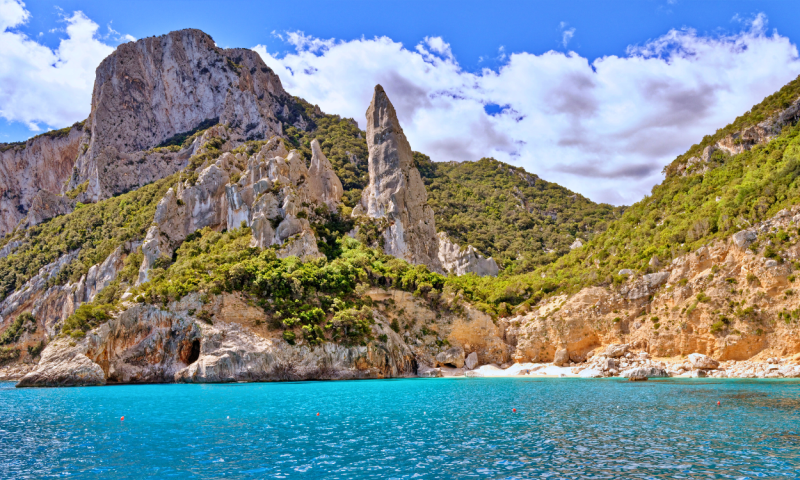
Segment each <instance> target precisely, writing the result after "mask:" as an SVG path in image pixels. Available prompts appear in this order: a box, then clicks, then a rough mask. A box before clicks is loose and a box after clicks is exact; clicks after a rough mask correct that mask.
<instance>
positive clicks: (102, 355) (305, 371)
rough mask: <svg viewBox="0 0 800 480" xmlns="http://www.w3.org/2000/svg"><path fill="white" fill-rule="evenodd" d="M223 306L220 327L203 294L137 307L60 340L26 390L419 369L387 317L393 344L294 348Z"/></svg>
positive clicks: (385, 328) (378, 374)
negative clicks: (206, 313)
mask: <svg viewBox="0 0 800 480" xmlns="http://www.w3.org/2000/svg"><path fill="white" fill-rule="evenodd" d="M222 301H223V300H222V297H218V298H217V299H216V305H215V307H216V308H217V310H218V315H217V316H216V321H215V322H214V323H213V325H211V324H207V323H203V322H200V321H198V320H197V319H196V318H195V317H194V316H193V313H194V312H196V311H197V312H199V311H201V309H202V308H203V304H202V303H201V302H200V300H199V295H192V296H189V297H186V298H184V299H183V300H182V301H181V302H177V303H174V304H172V305H170V307H169V309H167V310H163V309H161V308H159V307H155V306H149V305H143V304H135V305H129V306H128V308H127V309H126V310H124V311H123V312H121V313H120V314H119V315H117V316H116V318H114V319H112V320H111V321H109V322H108V323H106V324H104V325H102V326H100V327H98V328H96V329H95V330H93V331H91V332H90V333H89V334H87V335H86V337H85V338H83V339H81V340H80V341H78V342H74V345H71V344H70V342H68V341H67V339H60V340H57V341H55V342H53V343H52V344H51V345H49V346H48V347H47V349H46V350H45V353H44V354H43V355H42V360H41V362H40V363H39V365H38V366H37V368H36V369H35V370H34V371H32V372H30V373H29V374H28V375H26V376H25V377H24V378H23V379H22V380H21V381H20V383H19V384H18V386H20V387H26V386H67V385H103V384H107V383H143V382H148V383H163V382H192V383H207V382H234V381H275V380H302V379H311V378H313V379H348V378H384V377H402V376H407V375H413V374H414V373H415V371H416V365H415V360H414V356H413V353H412V351H411V350H410V349H409V347H408V346H406V345H405V343H403V341H402V339H401V338H400V337H399V336H398V335H397V334H396V333H395V332H393V331H392V330H391V328H389V325H388V324H387V323H386V322H385V319H383V318H382V317H381V316H380V315H377V316H376V317H375V318H376V319H377V322H376V324H375V325H374V326H373V329H374V331H375V336H376V337H377V336H378V334H381V335H385V337H386V339H385V340H374V341H371V342H370V343H369V344H367V345H366V346H355V347H347V346H342V345H338V344H325V345H322V346H313V347H311V346H308V345H301V346H293V345H290V344H288V343H287V342H286V341H285V340H283V339H282V338H274V337H270V336H261V335H258V334H256V333H254V331H253V330H251V328H248V326H245V325H244V324H243V323H245V320H244V319H245V318H247V316H248V315H253V314H255V315H263V311H261V310H260V309H252V310H253V311H254V312H248V311H247V310H248V309H247V307H246V306H244V310H245V311H244V312H243V311H242V308H241V307H240V308H239V309H237V310H238V313H237V315H232V316H229V317H228V318H226V319H227V320H229V321H225V320H222V317H226V315H225V314H223V313H222V312H221V307H220V303H221V302H222ZM212 308H214V307H213V306H212ZM250 326H252V325H250Z"/></svg>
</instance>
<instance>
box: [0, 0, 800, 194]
mask: <svg viewBox="0 0 800 480" xmlns="http://www.w3.org/2000/svg"><path fill="white" fill-rule="evenodd" d="M15 5H16V6H18V7H20V8H22V9H23V10H24V12H26V13H25V16H24V18H22V17H17V18H16V20H13V19H12V16H11V14H8V13H5V14H4V13H3V12H4V11H6V12H8V11H10V10H9V9H11V10H13V8H16V7H15ZM6 7H7V8H6ZM17 10H19V8H18V9H17ZM77 12H81V13H80V14H78V13H77ZM799 12H800V8H798V6H797V5H796V3H795V2H790V1H773V2H760V1H727V2H717V1H692V2H689V1H685V0H677V1H662V0H640V1H616V2H614V1H603V2H599V1H572V2H552V1H548V2H532V1H528V2H498V1H495V2H469V1H463V0H462V1H458V2H453V1H435V2H408V1H407V2H374V1H370V2H359V1H337V2H334V1H329V2H302V3H298V2H286V1H282V2H244V1H238V2H237V1H228V2H224V3H223V2H219V1H213V2H208V1H176V2H168V1H149V0H146V1H137V2H87V1H76V0H70V1H58V2H46V1H35V2H32V1H29V2H26V3H25V4H24V7H22V6H21V5H19V3H18V1H17V0H0V17H2V15H6V16H7V18H6V19H5V20H3V19H2V18H0V34H2V35H4V36H2V37H0V38H2V39H3V42H4V43H5V44H7V45H11V40H14V41H15V42H17V41H18V42H19V44H20V50H19V53H18V54H17V55H16V56H15V57H13V58H11V56H9V58H11V60H8V59H6V58H4V57H3V55H4V54H3V53H2V52H0V85H3V87H2V88H4V89H6V93H5V95H4V94H3V92H2V91H0V117H3V118H0V142H2V141H18V140H24V139H26V138H28V137H30V136H32V135H35V134H37V133H41V131H43V130H46V129H48V128H57V127H62V126H66V125H69V124H71V123H73V122H74V121H78V120H81V119H83V118H85V116H86V115H87V114H88V109H89V102H88V100H89V99H90V97H91V82H92V80H93V78H91V77H92V76H93V67H92V65H96V63H99V59H102V57H104V56H105V55H107V54H108V53H109V52H110V51H111V50H112V49H113V47H114V46H116V45H117V44H119V43H120V42H121V41H126V38H127V39H129V38H131V37H133V38H143V37H147V36H151V35H160V34H164V33H166V32H169V31H171V30H176V29H180V28H187V27H193V28H200V29H202V30H204V31H206V32H207V33H209V34H211V35H212V36H213V37H214V39H215V41H216V42H217V44H218V45H219V46H221V47H250V48H255V49H256V51H259V53H261V54H262V57H264V60H265V61H266V62H267V63H268V64H270V65H271V66H273V67H275V70H276V71H277V72H278V73H279V74H280V75H281V79H282V81H283V83H284V86H285V87H286V88H287V90H289V91H290V93H292V94H295V95H299V96H302V97H304V98H307V99H309V100H310V101H312V102H314V103H318V104H319V105H320V106H321V107H322V108H323V110H325V111H327V112H329V113H340V114H342V115H344V116H352V117H353V118H356V120H362V118H361V117H363V112H364V111H365V110H366V103H368V101H369V95H370V93H371V86H372V85H374V83H376V82H381V83H382V84H384V86H385V87H387V92H388V93H389V95H390V97H391V98H392V100H393V101H394V102H395V104H396V106H398V111H399V113H400V116H401V122H403V124H404V128H405V129H406V133H407V134H408V136H409V138H410V140H411V142H412V147H413V148H415V149H418V150H421V151H424V152H425V153H429V154H430V155H431V156H432V157H433V158H434V160H469V159H476V158H480V157H481V156H494V157H496V158H498V159H501V160H503V161H508V162H510V163H514V164H517V165H521V166H523V167H525V168H526V169H528V170H529V171H532V172H534V173H537V174H540V175H541V176H543V177H544V178H546V179H548V180H553V181H557V182H558V183H561V184H564V185H566V186H567V187H569V188H572V189H574V190H576V191H579V192H581V193H583V194H585V195H587V196H589V197H590V198H592V199H594V200H598V201H608V202H611V203H616V204H622V203H631V202H633V201H635V200H637V199H638V198H641V196H643V195H644V194H646V193H647V192H648V191H649V188H650V187H651V186H652V185H653V184H655V183H657V182H658V181H660V178H661V176H660V175H661V174H660V170H661V168H662V167H663V165H665V164H666V163H667V162H669V161H670V160H671V159H672V158H674V156H675V155H677V154H679V153H682V152H683V151H685V149H686V148H688V147H689V146H690V145H691V144H692V143H695V142H696V141H698V140H699V139H700V138H702V136H703V135H705V134H708V133H712V132H713V131H714V130H715V129H716V128H719V127H721V126H723V125H724V124H726V123H728V122H729V121H731V120H733V119H734V118H735V117H736V116H737V115H739V114H741V113H743V112H744V111H746V110H747V109H748V108H749V107H750V106H751V105H753V104H754V103H757V102H758V101H760V100H761V99H762V98H763V97H764V96H765V95H767V94H769V93H771V92H773V91H775V90H777V89H778V88H780V86H781V85H783V84H785V83H786V82H787V81H789V80H791V79H793V78H794V77H795V76H797V74H798V73H800V61H798V59H797V49H796V47H795V45H796V41H797V39H798V38H800V22H797V21H796V20H797V14H798V13H799ZM9 19H12V20H9ZM68 27H71V28H72V30H69V29H68ZM70 31H71V32H72V33H70ZM12 35H13V37H12ZM376 38H377V39H376ZM65 39H66V40H71V43H70V42H68V43H67V44H65V43H63V42H64V40H65ZM37 49H38V50H37ZM42 49H47V50H48V51H51V52H53V58H54V60H52V65H51V66H53V65H56V64H57V65H56V66H58V67H61V66H62V63H63V66H64V68H62V69H61V70H59V69H58V68H53V69H52V71H51V72H50V73H38V72H41V71H42V70H43V69H44V70H46V69H45V68H44V67H46V65H44V66H42V65H39V66H36V65H33V66H31V67H30V72H33V73H30V77H29V78H28V79H25V77H24V75H22V74H20V73H19V72H20V71H24V70H25V68H27V67H26V65H24V63H25V59H26V58H29V57H30V58H34V57H36V55H34V54H32V53H30V52H33V51H36V52H39V53H42V51H43V50H42ZM0 50H2V49H0ZM9 50H11V49H9ZM76 52H77V53H76ZM548 52H550V53H548ZM45 53H46V51H45ZM75 57H80V58H78V59H75ZM376 58H379V59H380V61H375V62H373V60H374V59H376ZM373 63H374V65H372V64H373ZM368 64H369V65H368ZM298 69H299V70H298ZM486 69H490V70H486ZM4 70H5V71H4ZM298 71H308V72H316V74H313V75H312V74H309V75H305V76H304V75H302V74H298V73H297V72H298ZM47 75H53V76H54V78H53V79H52V80H49V81H40V80H41V78H40V77H46V76H47ZM81 77H86V78H88V80H86V81H82V80H81ZM65 79H66V80H65ZM15 82H16V83H15ZM387 85H388V86H387ZM37 89H38V90H37ZM59 89H60V90H59ZM26 92H27V95H28V97H30V98H29V100H26V101H23V97H25V96H26ZM59 92H63V94H59ZM629 92H630V94H629ZM447 98H451V100H449V101H448V100H447ZM454 98H458V100H452V99H454ZM448 102H449V103H448ZM687 103H688V104H690V107H686V106H685V105H686V104H687ZM487 105H488V108H487ZM494 105H500V106H502V107H503V108H498V107H493V106H494ZM40 110H41V111H40ZM612 127H613V128H612ZM36 128H38V129H39V130H38V131H37V130H35V129H36Z"/></svg>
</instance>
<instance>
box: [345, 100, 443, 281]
mask: <svg viewBox="0 0 800 480" xmlns="http://www.w3.org/2000/svg"><path fill="white" fill-rule="evenodd" d="M367 146H368V148H369V185H368V186H367V188H366V189H365V190H364V193H363V195H362V197H361V204H360V205H358V206H357V207H356V208H355V210H354V211H353V214H354V215H367V216H368V217H371V218H385V219H386V220H387V221H388V227H387V228H386V229H385V230H384V231H383V237H384V239H385V243H384V251H385V252H386V253H387V254H389V255H393V256H395V257H398V258H402V259H404V260H406V261H408V262H410V263H414V264H425V265H427V266H428V267H430V268H431V270H433V271H436V272H442V266H441V263H440V262H439V256H438V252H439V239H438V238H437V237H436V223H435V221H434V218H433V210H432V209H431V207H430V206H429V205H428V194H427V192H426V191H425V184H424V183H423V181H422V177H420V175H419V171H418V170H417V168H416V167H415V166H414V158H413V154H412V153H411V145H409V143H408V140H407V139H406V136H405V134H404V133H403V129H402V128H401V127H400V122H399V121H398V120H397V113H396V112H395V110H394V106H393V105H392V102H390V101H389V97H387V96H386V92H385V91H384V90H383V87H381V86H380V85H376V86H375V94H374V95H373V97H372V103H370V105H369V108H368V109H367Z"/></svg>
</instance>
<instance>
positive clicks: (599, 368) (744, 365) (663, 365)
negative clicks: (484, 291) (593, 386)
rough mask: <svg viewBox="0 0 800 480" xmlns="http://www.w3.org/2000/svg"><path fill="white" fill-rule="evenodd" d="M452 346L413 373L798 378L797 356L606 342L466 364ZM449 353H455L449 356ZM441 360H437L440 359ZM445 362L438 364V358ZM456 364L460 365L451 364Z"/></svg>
mask: <svg viewBox="0 0 800 480" xmlns="http://www.w3.org/2000/svg"><path fill="white" fill-rule="evenodd" d="M454 350H457V349H451V350H449V351H448V352H444V353H443V354H440V355H439V356H437V365H438V367H436V368H430V367H425V368H421V369H420V371H419V372H418V374H419V376H421V377H459V376H465V377H512V376H514V377H515V376H531V377H539V378H542V377H544V378H546V377H580V378H607V377H622V378H630V379H635V380H645V379H648V378H670V377H679V378H692V377H694V378H705V377H709V378H800V355H795V356H794V357H792V358H777V357H773V358H768V359H766V360H765V361H749V360H747V361H736V360H730V361H723V362H718V361H717V360H714V359H713V358H711V357H709V356H707V355H703V354H701V353H693V354H690V355H688V356H686V357H685V358H684V357H673V358H651V356H650V354H648V353H647V352H635V351H633V350H631V348H630V346H629V345H627V344H613V345H608V346H607V347H606V348H604V349H599V351H597V352H596V353H595V352H592V353H593V354H590V356H589V357H590V358H589V359H588V360H587V361H585V362H581V363H577V364H576V363H574V362H568V363H561V362H556V363H531V362H526V363H514V364H503V365H497V364H488V365H481V366H477V365H475V364H473V365H468V364H467V362H465V360H464V357H463V356H462V357H461V358H460V360H459V359H458V358H457V352H454ZM454 354H455V357H456V358H454ZM440 360H441V361H440ZM445 360H446V361H448V362H449V363H443V362H442V361H445ZM456 365H463V366H461V367H456Z"/></svg>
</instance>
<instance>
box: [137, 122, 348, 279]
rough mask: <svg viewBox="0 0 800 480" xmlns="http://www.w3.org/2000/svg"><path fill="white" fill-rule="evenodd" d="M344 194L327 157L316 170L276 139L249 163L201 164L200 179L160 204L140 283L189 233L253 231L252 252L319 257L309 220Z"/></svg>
mask: <svg viewBox="0 0 800 480" xmlns="http://www.w3.org/2000/svg"><path fill="white" fill-rule="evenodd" d="M315 143H316V141H315ZM316 149H317V150H318V149H319V146H318V145H317V147H316ZM316 155H317V154H315V157H316ZM319 155H322V152H319ZM237 177H238V180H236V178H237ZM341 196H342V188H341V182H340V181H339V179H338V177H337V176H336V173H335V172H334V171H333V169H332V167H331V165H330V163H328V161H327V160H326V159H325V158H324V155H322V156H321V157H318V158H317V160H316V162H314V161H313V160H312V168H311V169H310V170H309V169H308V168H307V167H306V164H305V161H304V160H303V159H302V157H301V156H300V154H299V153H298V152H297V151H296V150H292V151H291V152H287V151H286V148H285V146H284V144H283V140H281V139H279V138H277V137H274V138H273V139H271V140H270V141H269V142H267V143H266V144H264V145H263V146H262V147H261V149H260V150H259V151H258V152H256V153H255V154H253V155H252V156H249V157H248V155H247V154H245V153H237V154H235V155H234V154H232V153H224V154H222V155H221V156H220V157H219V158H217V159H216V160H215V161H214V162H213V163H211V164H207V165H201V166H200V167H199V174H198V177H197V180H196V181H191V180H184V181H182V182H181V183H179V184H178V186H177V187H176V188H175V189H170V190H169V191H168V192H167V194H166V195H165V196H164V198H163V199H162V200H161V202H160V203H159V204H158V208H157V210H156V214H155V218H154V221H153V223H154V225H153V226H152V227H150V230H148V232H147V237H146V238H145V240H144V244H143V246H142V252H143V253H144V261H143V262H142V266H141V269H140V273H139V283H140V284H141V283H144V282H146V281H147V280H148V272H149V270H150V269H151V268H153V266H154V265H155V264H156V262H158V260H159V259H160V258H163V259H170V258H171V257H172V253H173V252H174V250H175V248H177V247H178V246H179V245H180V244H181V242H183V240H184V239H186V237H187V236H188V235H190V234H192V233H193V232H196V231H197V230H200V229H202V228H205V227H209V228H212V229H215V230H222V229H234V228H239V227H241V226H242V225H245V226H249V227H251V228H252V232H253V240H252V243H253V246H256V247H259V248H268V247H270V246H273V245H277V246H278V250H277V254H278V257H279V258H285V257H288V256H290V255H295V256H297V257H299V258H301V259H303V260H310V259H313V258H318V257H319V256H320V255H321V254H320V253H319V250H318V249H317V239H316V237H315V236H314V232H313V231H312V229H311V225H310V223H309V219H313V218H314V217H315V215H316V213H315V212H316V211H315V209H316V208H317V207H321V206H323V205H325V206H326V207H327V208H330V209H332V210H334V211H335V210H336V209H337V207H338V205H339V202H340V201H341Z"/></svg>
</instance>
